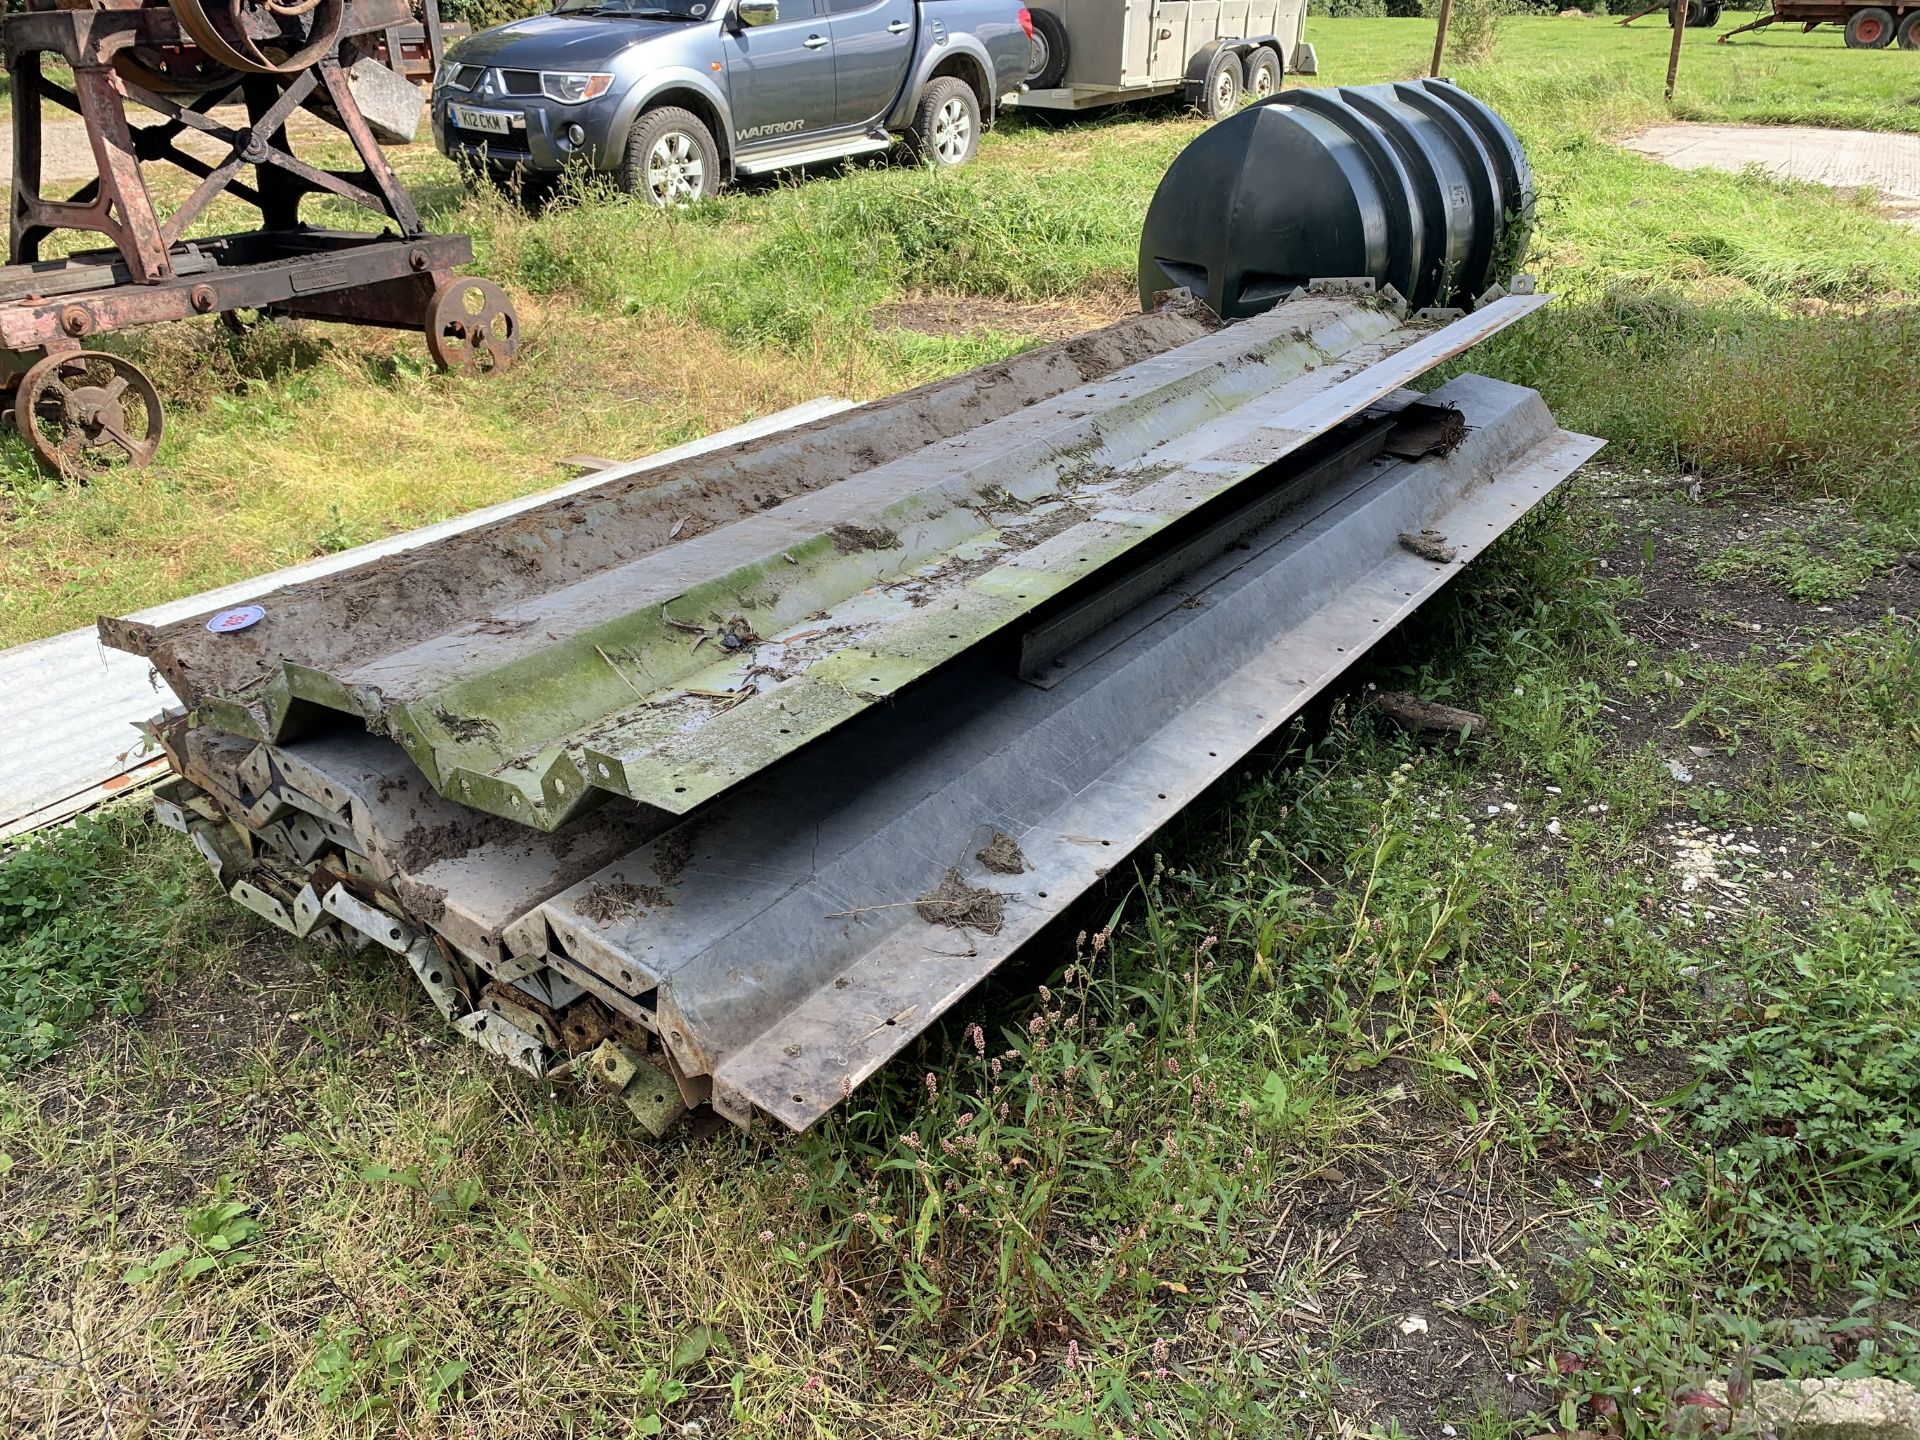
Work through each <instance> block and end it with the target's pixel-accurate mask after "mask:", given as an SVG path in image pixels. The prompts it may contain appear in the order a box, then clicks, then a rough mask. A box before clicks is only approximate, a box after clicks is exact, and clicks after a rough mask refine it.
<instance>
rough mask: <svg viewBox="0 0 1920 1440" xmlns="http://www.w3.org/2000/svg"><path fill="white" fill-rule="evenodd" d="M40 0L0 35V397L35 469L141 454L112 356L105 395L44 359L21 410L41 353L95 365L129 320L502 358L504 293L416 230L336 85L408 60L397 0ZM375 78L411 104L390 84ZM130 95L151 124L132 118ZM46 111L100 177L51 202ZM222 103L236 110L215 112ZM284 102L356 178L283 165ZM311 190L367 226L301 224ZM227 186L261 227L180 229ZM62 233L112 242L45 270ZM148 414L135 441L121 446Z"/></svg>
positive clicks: (474, 364)
mask: <svg viewBox="0 0 1920 1440" xmlns="http://www.w3.org/2000/svg"><path fill="white" fill-rule="evenodd" d="M43 5H44V0H36V8H33V9H30V10H28V11H26V12H25V13H21V14H16V15H12V16H9V17H8V20H7V25H6V30H5V53H6V65H7V72H8V75H9V76H10V77H11V81H12V87H13V112H14V114H13V119H14V130H13V195H12V204H11V217H10V227H9V241H8V261H9V263H8V265H7V266H6V267H5V268H0V389H4V390H5V391H7V392H8V393H9V395H10V397H11V398H10V399H9V402H8V404H9V418H10V419H12V421H13V423H14V425H15V428H16V429H17V430H19V431H20V432H21V433H22V434H23V435H24V436H25V437H26V439H27V441H28V444H29V447H30V448H31V449H32V450H33V451H34V453H35V454H36V455H37V456H38V457H39V458H40V459H41V461H42V462H43V463H44V464H46V465H47V466H48V467H49V468H51V469H55V470H58V471H60V472H62V473H65V474H79V473H84V471H85V470H86V469H88V468H90V467H91V466H92V465H93V464H96V463H99V462H100V461H102V460H104V459H113V460H119V461H122V462H128V463H133V464H136V465H138V464H144V463H145V462H146V461H147V460H150V459H151V458H152V455H153V453H154V451H155V450H156V449H157V448H158V440H159V426H160V417H159V403H158V399H157V397H155V398H154V399H153V401H152V403H151V405H145V406H140V407H137V408H138V410H139V411H140V412H141V413H139V414H134V413H132V412H129V411H127V409H126V407H125V405H124V404H123V401H122V397H123V396H125V395H127V394H128V387H129V386H131V388H132V390H133V391H134V392H138V391H139V390H141V388H142V387H143V386H144V388H145V389H147V390H149V391H150V390H151V387H150V385H146V384H145V377H144V376H141V375H139V374H138V368H137V366H134V365H133V363H132V362H131V361H130V360H127V359H125V357H116V358H115V359H114V360H113V361H112V362H111V363H113V364H114V365H115V366H116V367H117V368H119V369H120V370H121V371H122V372H123V374H122V379H123V380H124V381H125V382H126V383H125V384H121V385H120V386H119V387H118V388H114V386H113V385H112V384H109V385H107V386H77V387H76V386H74V385H69V384H65V383H64V382H62V381H61V378H60V372H73V371H74V370H75V365H77V364H78V362H77V361H76V362H75V364H74V365H69V364H67V363H65V362H55V364H54V366H53V370H54V372H56V373H54V375H53V381H54V384H53V388H52V390H51V391H49V390H47V388H46V387H45V386H41V385H36V387H35V388H34V400H35V403H31V404H29V406H28V407H27V409H25V410H24V411H23V410H22V409H21V407H20V404H19V400H20V397H21V396H22V394H24V393H25V392H24V390H23V387H24V386H25V382H26V381H27V379H28V377H29V376H33V377H34V378H35V379H36V381H38V380H41V379H44V378H46V377H47V375H48V370H47V368H46V365H47V362H49V361H50V360H52V358H53V357H56V356H77V357H93V356H96V355H99V354H100V353H101V352H96V351H92V350H88V349H86V348H84V347H86V346H88V345H89V344H90V343H91V340H92V337H95V336H99V335H104V334H108V333H111V332H113V331H116V330H123V329H126V328H129V327H132V326H138V325H149V324H156V323H159V322H163V321H172V320H182V319H187V318H190V317H192V316H195V315H205V314H213V313H218V314H221V315H224V316H231V315H233V314H234V313H235V312H240V311H253V312H259V313H261V314H263V315H283V316H290V317H302V318H311V319H321V320H332V321H339V322H345V323H349V324H356V325H374V326H385V327H390V328H400V329H419V330H422V331H423V332H424V333H425V338H426V340H427V343H428V346H429V349H430V350H431V352H432V354H433V356H434V358H435V359H436V360H437V361H439V362H440V364H441V366H442V368H443V369H450V370H455V371H459V372H462V373H479V372H484V371H489V370H493V369H497V368H504V367H505V366H507V365H509V364H511V363H512V361H513V359H514V358H515V356H516V355H517V353H518V319H517V317H516V316H515V315H514V313H513V309H512V305H511V302H509V301H507V300H506V299H505V297H504V296H503V295H502V294H501V293H500V291H499V290H498V287H495V286H491V285H490V284H489V283H488V282H484V281H480V280H477V279H474V280H468V281H463V280H461V279H460V278H459V277H457V276H456V274H455V270H456V267H458V266H462V265H465V264H468V263H469V262H470V261H471V260H472V246H471V242H470V241H469V240H468V238H467V237H466V236H464V235H429V234H426V233H424V231H423V228H422V225H421V220H420V215H419V212H418V210H417V209H416V208H415V207H414V204H413V201H412V200H411V198H410V197H409V196H408V195H407V192H406V189H405V187H404V186H403V185H402V184H401V183H400V180H399V177H398V176H397V175H396V174H395V172H394V170H393V167H392V165H391V164H389V162H388V161H387V158H386V156H385V155H384V154H383V153H382V151H381V148H380V141H379V138H378V137H377V136H376V134H375V131H374V127H373V126H372V125H371V124H370V123H369V122H368V119H367V117H366V115H365V114H364V113H363V111H362V108H361V105H360V103H359V102H358V100H357V99H356V97H355V93H354V90H353V88H352V87H351V86H350V84H349V78H348V69H349V67H350V66H352V65H354V64H356V63H369V62H370V63H373V64H375V65H376V66H377V64H378V57H379V56H380V55H382V54H385V55H386V56H387V57H388V58H389V59H390V60H394V61H396V62H399V63H401V64H404V56H403V55H402V54H401V53H400V52H402V51H403V50H404V48H405V45H406V40H405V31H406V29H407V27H408V26H409V25H410V24H411V22H412V19H413V16H412V9H411V6H410V3H409V0H319V3H318V4H315V5H306V6H292V5H271V4H269V5H265V6H261V5H258V4H256V3H254V0H225V3H224V8H222V6H220V5H213V4H208V3H204V0H170V5H160V4H154V3H146V4H141V3H129V0H106V3H104V4H102V5H100V6H98V7H96V8H91V9H84V10H81V9H63V8H51V7H48V8H42V7H43ZM439 31H440V25H439V13H438V8H437V6H436V5H435V4H434V3H433V0H428V3H427V15H426V25H425V36H424V38H425V48H426V50H427V52H428V53H429V55H431V54H434V53H437V48H438V44H439V39H440V36H439ZM48 55H52V56H55V57H57V58H58V59H59V60H61V61H63V62H64V63H65V64H66V65H68V66H70V67H71V69H72V71H73V85H72V87H71V88H68V87H67V86H65V85H63V84H61V83H59V82H58V81H56V80H54V79H52V78H50V77H49V76H48V75H47V74H46V73H45V70H44V59H45V57H46V56H48ZM355 73H356V75H357V74H358V73H359V72H358V71H356V72H355ZM374 73H375V75H376V77H377V76H380V75H383V74H384V73H385V72H381V71H378V70H377V69H376V70H375V72H374ZM387 79H388V81H389V83H390V84H392V85H398V86H401V87H402V89H401V93H402V95H403V96H404V95H406V94H407V92H406V90H405V89H404V83H405V82H403V81H399V80H397V79H393V78H392V77H391V76H388V77H387ZM130 102H131V104H132V105H135V106H138V107H143V108H144V109H145V110H149V111H152V112H154V113H155V114H157V115H158V116H159V117H160V119H159V120H158V121H157V122H154V123H148V124H141V125H134V124H132V123H130V121H129V119H128V111H129V104H130ZM48 104H52V105H55V106H58V107H61V108H64V109H67V110H71V111H73V112H74V113H76V114H78V115H79V116H80V117H81V118H82V119H83V120H84V121H85V122H86V128H87V136H88V140H89V142H90V144H91V147H92V151H93V158H94V161H95V165H96V169H97V174H96V175H95V177H94V178H93V179H91V180H88V181H86V182H85V183H83V184H81V185H79V186H78V187H77V188H76V189H74V190H72V192H71V193H68V194H64V195H58V194H49V193H48V192H47V190H46V188H45V181H44V177H43V174H42V146H43V141H44V136H45V123H46V121H45V109H46V106H47V105H48ZM235 105H238V106H241V107H243V108H244V112H245V119H244V120H230V119H228V118H226V117H225V116H224V115H222V114H221V113H219V112H221V111H222V110H223V109H225V108H226V107H229V106H235ZM301 110H307V111H311V112H312V113H314V114H317V115H319V116H321V117H322V118H324V119H325V120H327V121H328V122H329V123H330V124H332V125H334V126H336V127H337V128H338V129H339V130H340V131H342V132H343V133H344V134H345V135H346V137H347V138H348V140H349V141H350V142H351V144H352V147H353V151H354V155H355V159H356V161H357V167H358V168H347V169H329V168H325V167H322V166H319V165H315V164H312V163H310V162H308V161H306V160H303V159H301V158H300V157H299V156H298V155H297V154H295V153H294V146H293V142H292V140H291V139H290V137H289V134H288V129H287V126H288V122H289V120H290V119H292V117H293V116H294V115H295V114H296V113H297V112H299V111H301ZM393 130H404V126H400V125H396V126H394V127H393ZM393 130H390V131H389V132H388V133H393ZM188 137H197V138H199V139H201V140H204V141H211V142H214V143H215V144H216V145H217V146H220V147H224V151H225V153H224V155H221V156H219V157H218V158H207V157H206V156H205V155H200V154H195V153H193V152H192V151H190V150H188V149H186V148H183V146H182V144H181V143H180V142H181V141H182V140H183V139H186V138H188ZM149 164H164V165H168V166H172V167H174V168H176V169H178V170H180V171H184V172H185V173H186V174H187V175H188V176H190V177H192V178H193V179H194V181H195V182H196V183H195V185H194V188H193V190H192V192H191V193H190V194H189V195H188V196H187V198H186V199H185V200H184V201H183V202H181V204H180V205H179V206H178V207H177V208H175V209H174V210H173V211H172V212H171V213H169V214H165V215H162V214H161V213H160V211H159V209H158V208H157V206H156V205H155V203H154V199H153V195H152V192H151V191H150V190H149V188H148V185H147V180H146V176H145V174H144V172H143V169H142V167H143V166H145V165H149ZM314 195H318V196H322V197H324V198H326V199H329V200H333V201H338V202H344V203H345V204H348V205H351V206H354V207H357V208H358V209H360V210H363V211H366V212H368V213H370V214H371V215H373V216H375V217H377V220H378V223H379V224H380V225H381V227H382V228H381V229H379V230H376V231H349V230H325V229H314V228H310V227H309V226H307V225H306V224H305V223H304V222H303V221H302V220H301V218H300V207H301V203H302V201H303V200H305V199H306V198H307V197H309V196H314ZM223 196H224V197H231V198H233V199H237V200H240V201H242V202H244V203H246V204H248V205H250V206H252V207H253V208H254V210H256V211H257V212H258V214H259V222H260V223H259V227H258V228H257V229H255V230H251V231H246V232H241V233H236V234H228V235H219V236H212V237H200V238H189V236H190V234H191V231H192V229H193V227H194V226H195V225H196V224H197V223H199V222H200V221H201V220H202V219H203V218H204V217H205V215H206V214H207V212H208V208H209V207H210V206H211V205H212V204H213V203H214V201H215V200H217V199H219V198H221V197H223ZM63 230H79V231H83V232H90V233H94V234H98V235H101V236H104V237H105V238H106V239H107V240H108V241H110V242H111V245H112V248H111V249H108V250H85V251H80V252H78V253H75V254H72V255H69V256H67V257H65V258H63V259H55V260H43V259H42V258H41V252H42V247H43V245H44V244H45V242H46V241H47V240H48V238H49V237H50V236H52V235H53V234H55V233H56V232H59V231H63ZM475 295H477V296H478V303H474V300H473V296H475ZM148 422H151V425H150V433H147V434H143V435H131V436H130V435H129V433H128V431H129V430H130V429H135V428H138V427H140V426H144V425H147V423H148Z"/></svg>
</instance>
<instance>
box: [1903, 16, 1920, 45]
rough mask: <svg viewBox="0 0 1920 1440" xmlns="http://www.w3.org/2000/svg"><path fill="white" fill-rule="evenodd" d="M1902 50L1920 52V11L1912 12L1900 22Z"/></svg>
mask: <svg viewBox="0 0 1920 1440" xmlns="http://www.w3.org/2000/svg"><path fill="white" fill-rule="evenodd" d="M1900 48H1901V49H1902V50H1920V10H1914V11H1912V12H1910V13H1909V14H1908V15H1907V17H1906V18H1905V19H1903V20H1902V21H1901V22H1900Z"/></svg>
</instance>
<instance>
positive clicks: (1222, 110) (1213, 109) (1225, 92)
mask: <svg viewBox="0 0 1920 1440" xmlns="http://www.w3.org/2000/svg"><path fill="white" fill-rule="evenodd" d="M1245 90H1246V86H1245V85H1244V84H1243V83H1242V82H1241V78H1240V57H1239V56H1238V55H1236V54H1234V53H1233V52H1232V51H1231V50H1217V51H1215V52H1214V56H1213V63H1212V64H1211V65H1209V66H1207V83H1206V86H1205V88H1203V89H1202V90H1201V92H1200V104H1199V110H1200V113H1201V114H1202V115H1204V116H1206V117H1207V119H1209V120H1224V119H1226V118H1227V116H1229V115H1231V114H1233V112H1234V111H1236V110H1238V109H1239V108H1240V97H1241V95H1242V94H1243V93H1244V92H1245Z"/></svg>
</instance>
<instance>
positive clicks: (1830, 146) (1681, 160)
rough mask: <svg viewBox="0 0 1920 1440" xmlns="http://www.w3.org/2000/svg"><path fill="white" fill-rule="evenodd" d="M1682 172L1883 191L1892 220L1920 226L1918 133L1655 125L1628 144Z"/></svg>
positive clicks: (1804, 128) (1765, 126)
mask: <svg viewBox="0 0 1920 1440" xmlns="http://www.w3.org/2000/svg"><path fill="white" fill-rule="evenodd" d="M1625 144H1626V147H1627V149H1629V150H1636V151H1638V152H1639V153H1640V154H1642V155H1651V156H1653V157H1654V158H1655V159H1656V160H1664V161H1666V162H1667V164H1669V165H1677V166H1679V167H1680V168H1681V169H1683V170H1697V169H1701V168H1703V167H1705V168H1710V169H1714V170H1732V171H1736V172H1737V171H1740V170H1744V169H1746V168H1747V166H1749V165H1758V166H1759V167H1760V168H1761V169H1762V170H1764V171H1766V172H1767V173H1768V174H1769V175H1777V176H1779V177H1780V178H1782V179H1787V180H1810V181H1812V182H1813V183H1814V184H1816V185H1831V186H1833V187H1835V188H1836V189H1857V188H1860V187H1863V186H1864V187H1866V188H1869V189H1872V190H1875V191H1878V192H1879V195H1880V199H1881V201H1882V203H1883V204H1884V205H1885V206H1886V208H1887V210H1888V211H1889V212H1890V213H1891V214H1892V216H1893V218H1895V219H1897V220H1899V221H1901V222H1902V223H1903V224H1907V225H1911V226H1913V227H1915V228H1916V229H1920V135H1890V134H1884V133H1882V132H1879V131H1874V130H1826V129H1821V128H1819V127H1817V126H1812V125H1656V126H1654V127H1653V128H1652V129H1651V130H1647V131H1643V132H1642V133H1641V134H1639V135H1636V136H1634V137H1633V138H1632V139H1630V140H1628V141H1626V142H1625Z"/></svg>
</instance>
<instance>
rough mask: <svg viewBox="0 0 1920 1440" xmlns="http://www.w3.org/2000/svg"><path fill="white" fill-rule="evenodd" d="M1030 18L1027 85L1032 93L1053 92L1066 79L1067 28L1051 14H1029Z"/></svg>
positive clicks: (1032, 11) (1044, 12)
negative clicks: (1030, 40) (1040, 91)
mask: <svg viewBox="0 0 1920 1440" xmlns="http://www.w3.org/2000/svg"><path fill="white" fill-rule="evenodd" d="M1027 13H1028V14H1029V15H1031V16H1032V17H1033V60H1032V62H1031V64H1030V65H1029V66H1028V68H1027V84H1028V85H1029V86H1031V87H1032V88H1033V89H1035V90H1052V89H1056V88H1057V87H1058V86H1059V84H1060V82H1061V81H1062V80H1064V79H1066V78H1067V60H1068V57H1069V53H1070V52H1069V50H1068V47H1067V27H1066V26H1065V25H1063V24H1061V23H1060V17H1059V16H1058V15H1056V14H1054V13H1053V12H1052V11H1051V10H1029V11H1028V12H1027Z"/></svg>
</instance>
